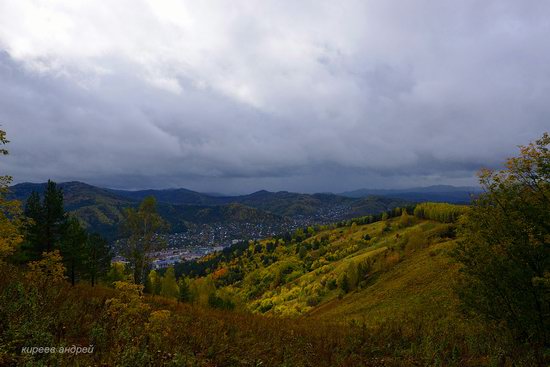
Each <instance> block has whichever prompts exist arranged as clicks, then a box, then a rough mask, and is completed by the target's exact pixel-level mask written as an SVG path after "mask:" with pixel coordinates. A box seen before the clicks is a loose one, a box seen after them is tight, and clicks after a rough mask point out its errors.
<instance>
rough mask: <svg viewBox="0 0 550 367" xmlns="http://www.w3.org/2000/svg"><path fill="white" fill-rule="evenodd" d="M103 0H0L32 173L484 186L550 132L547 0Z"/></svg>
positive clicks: (6, 98)
mask: <svg viewBox="0 0 550 367" xmlns="http://www.w3.org/2000/svg"><path fill="white" fill-rule="evenodd" d="M254 4H256V5H254ZM102 6H103V7H100V6H98V5H97V3H92V2H89V1H82V2H80V1H69V0H67V1H52V2H50V3H49V4H43V2H41V1H31V0H28V1H27V0H7V1H3V2H2V3H1V4H0V122H1V123H2V124H3V128H4V129H5V130H7V131H8V133H9V135H10V138H11V140H12V141H13V143H12V144H11V147H10V148H11V152H12V155H11V157H10V158H9V159H7V160H6V161H5V165H6V166H5V169H6V170H7V171H9V173H10V174H12V175H13V176H15V178H16V180H17V181H26V180H31V181H42V180H45V179H47V178H49V177H52V178H54V179H57V180H69V179H78V180H84V181H87V182H90V183H94V184H99V185H104V186H110V187H121V188H143V187H175V186H185V187H190V188H193V189H197V190H201V191H224V192H244V191H250V190H255V189H260V188H267V189H288V190H299V191H329V190H332V191H339V190H346V189H352V188H357V187H389V186H394V187H400V186H401V187H402V186H412V185H427V184H434V183H455V184H471V183H473V182H475V179H474V178H473V175H474V173H475V171H476V170H477V169H478V168H479V167H480V166H495V165H496V164H498V163H499V162H501V161H502V160H503V159H504V157H506V156H509V155H512V154H514V153H515V150H516V148H515V147H516V145H518V144H524V143H527V142H529V141H530V140H532V139H534V138H536V137H537V136H539V135H540V134H541V133H542V132H543V131H544V130H550V129H549V127H550V122H549V121H550V119H549V117H550V104H549V103H548V102H547V100H548V95H550V93H549V92H550V48H548V47H547V43H548V36H549V35H550V22H549V20H550V3H548V2H546V1H532V2H518V1H502V0H500V1H462V2H455V1H437V2H433V1H420V0H419V1H405V2H403V1H356V2H355V1H343V2H323V1H315V2H313V1H312V2H292V1H289V2H281V1H265V2H261V5H260V3H255V2H249V1H236V2H230V3H229V2H222V1H206V2H202V1H201V2H196V1H188V2H186V1H175V0H174V1H172V0H163V1H160V0H155V1H145V0H143V1H130V0H125V1H123V0H118V1H113V2H109V5H102Z"/></svg>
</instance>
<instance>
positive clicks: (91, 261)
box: [84, 233, 113, 287]
mask: <svg viewBox="0 0 550 367" xmlns="http://www.w3.org/2000/svg"><path fill="white" fill-rule="evenodd" d="M112 257H113V256H112V252H111V248H110V247H109V243H108V242H107V241H106V240H105V239H104V238H103V237H101V236H100V235H99V234H97V233H94V234H91V235H89V236H88V238H87V239H86V258H85V264H84V266H85V272H86V275H87V277H88V279H89V280H90V284H91V285H92V287H93V286H94V285H95V284H97V281H98V279H99V278H100V277H101V276H104V275H105V274H106V273H107V272H108V271H109V268H110V265H111V259H112Z"/></svg>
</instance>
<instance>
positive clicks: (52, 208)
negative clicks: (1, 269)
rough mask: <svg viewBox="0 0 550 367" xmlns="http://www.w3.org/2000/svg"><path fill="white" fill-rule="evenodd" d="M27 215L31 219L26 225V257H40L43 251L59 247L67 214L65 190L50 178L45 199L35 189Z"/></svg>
mask: <svg viewBox="0 0 550 367" xmlns="http://www.w3.org/2000/svg"><path fill="white" fill-rule="evenodd" d="M25 216H26V217H27V218H29V219H30V221H29V222H28V223H27V224H26V226H25V239H26V242H25V245H24V248H23V252H24V254H23V258H24V259H27V260H28V259H31V260H32V259H34V260H36V259H38V258H40V257H41V256H42V253H43V252H49V251H52V250H53V249H59V246H60V242H61V237H62V236H63V231H64V230H65V229H66V224H67V216H66V214H65V210H64V209H63V192H62V191H61V189H59V188H57V185H56V183H55V182H53V181H51V180H49V181H48V184H47V186H46V191H45V193H44V199H43V200H42V201H41V200H40V195H39V194H38V193H37V192H36V191H33V192H32V193H31V195H30V196H29V198H28V199H27V203H26V205H25Z"/></svg>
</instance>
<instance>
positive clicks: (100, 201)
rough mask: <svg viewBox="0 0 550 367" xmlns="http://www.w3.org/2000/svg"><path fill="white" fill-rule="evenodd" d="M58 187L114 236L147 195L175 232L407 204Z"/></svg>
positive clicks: (333, 216) (17, 188) (19, 191)
mask: <svg viewBox="0 0 550 367" xmlns="http://www.w3.org/2000/svg"><path fill="white" fill-rule="evenodd" d="M45 187H46V184H45V183H41V184H35V183H21V184H17V185H14V186H12V187H11V188H10V191H11V197H12V198H14V199H18V200H21V201H22V202H25V200H26V199H27V198H28V197H29V195H30V194H31V192H33V191H36V192H38V193H40V194H42V193H43V192H44V190H45ZM59 187H60V188H61V189H62V190H63V193H64V200H65V201H64V204H65V208H66V210H67V211H68V212H71V213H72V214H74V215H76V216H77V217H78V218H79V219H80V220H82V221H83V222H84V224H85V225H86V226H87V228H88V229H89V230H91V231H94V232H98V233H100V234H102V235H103V236H105V237H107V238H110V239H114V238H117V237H118V236H119V232H118V225H119V223H120V221H121V220H122V218H123V212H124V208H128V207H135V206H137V205H138V204H139V202H140V201H141V200H143V199H144V198H145V197H147V196H154V197H155V198H156V199H157V201H158V209H159V213H160V214H161V215H162V216H163V217H164V218H165V219H166V220H167V221H168V222H169V224H170V230H171V232H181V231H185V230H186V229H187V228H189V226H193V225H195V224H214V223H255V224H259V225H266V226H273V225H279V224H281V225H282V224H285V223H288V222H289V221H295V222H297V223H301V224H311V223H328V222H333V221H338V220H342V219H348V218H351V217H355V216H361V215H367V214H374V213H380V212H382V211H386V210H388V209H392V208H395V207H399V206H404V205H406V204H407V202H406V201H404V200H402V199H392V198H383V197H368V198H346V197H343V196H338V195H333V194H314V195H308V194H297V193H290V192H276V193H274V192H268V191H258V192H256V193H253V194H250V195H243V196H233V197H231V196H226V197H217V196H213V195H207V194H201V193H198V192H194V191H191V190H186V189H174V190H143V191H122V190H110V189H104V188H99V187H96V186H92V185H89V184H86V183H82V182H64V183H60V184H59Z"/></svg>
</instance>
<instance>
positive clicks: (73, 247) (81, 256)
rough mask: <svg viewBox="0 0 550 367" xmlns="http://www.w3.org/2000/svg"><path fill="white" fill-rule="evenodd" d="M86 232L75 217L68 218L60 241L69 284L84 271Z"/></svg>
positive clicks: (73, 282)
mask: <svg viewBox="0 0 550 367" xmlns="http://www.w3.org/2000/svg"><path fill="white" fill-rule="evenodd" d="M86 240H87V234H86V231H85V230H84V228H82V226H81V225H80V222H79V221H78V219H76V218H70V219H69V221H68V222H67V227H66V229H65V233H64V235H63V237H62V241H61V246H60V247H61V256H62V257H63V263H64V264H65V267H66V268H67V272H68V276H69V279H70V280H71V284H72V285H75V282H76V279H77V277H81V276H82V274H83V273H84V263H85V261H86V252H87V251H86V250H87V249H86Z"/></svg>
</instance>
